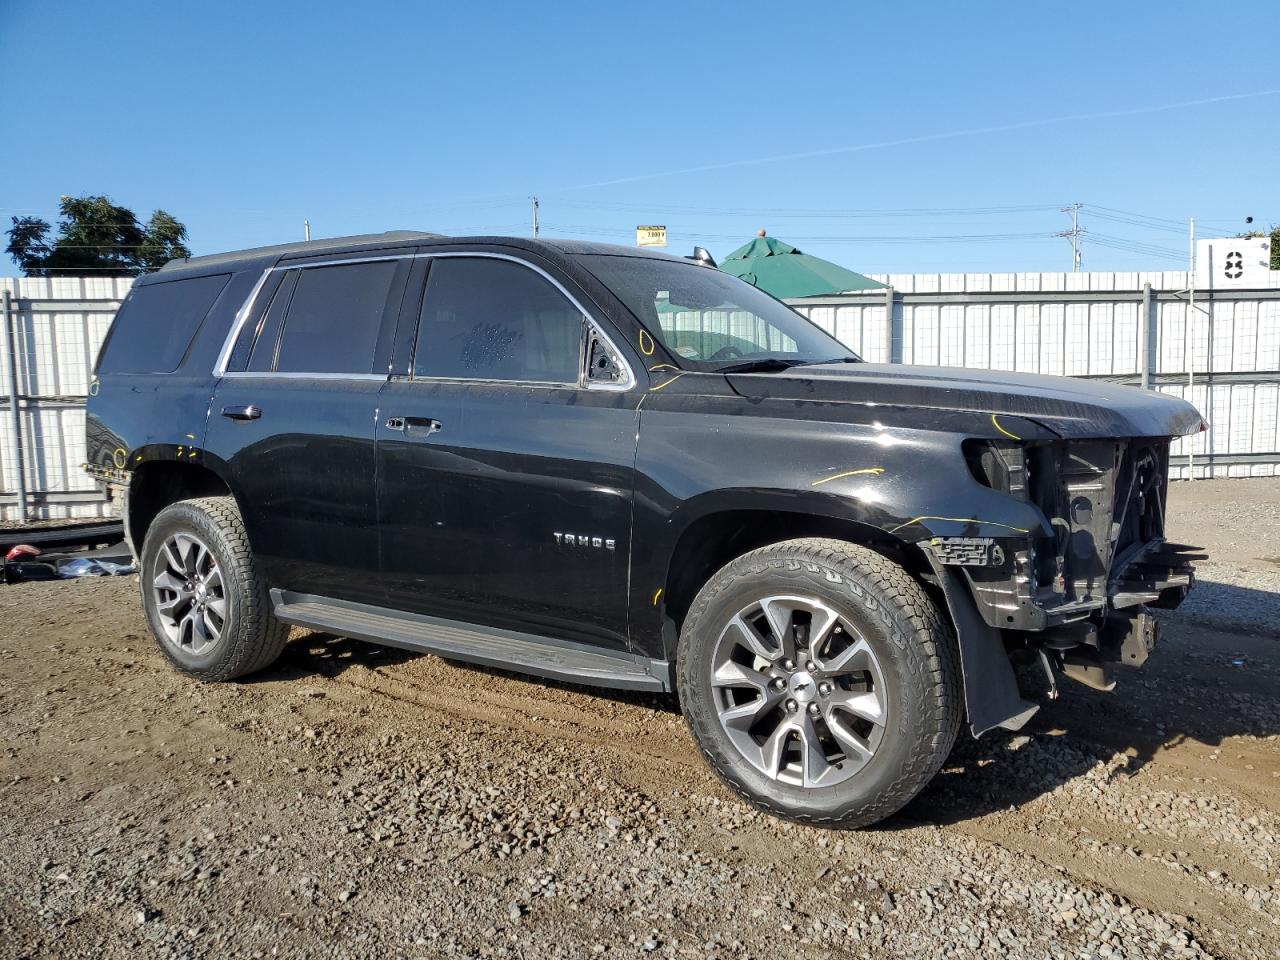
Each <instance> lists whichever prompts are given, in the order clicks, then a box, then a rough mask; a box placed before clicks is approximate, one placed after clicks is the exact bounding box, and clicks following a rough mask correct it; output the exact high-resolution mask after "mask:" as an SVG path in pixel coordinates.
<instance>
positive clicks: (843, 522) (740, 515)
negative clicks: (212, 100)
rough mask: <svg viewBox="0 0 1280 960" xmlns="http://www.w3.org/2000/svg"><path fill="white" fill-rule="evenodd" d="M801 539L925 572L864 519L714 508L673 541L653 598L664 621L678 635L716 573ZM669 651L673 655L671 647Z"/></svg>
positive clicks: (910, 553)
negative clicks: (832, 543)
mask: <svg viewBox="0 0 1280 960" xmlns="http://www.w3.org/2000/svg"><path fill="white" fill-rule="evenodd" d="M802 537H826V538H829V539H832V540H843V541H846V542H848V543H853V544H857V545H858V546H863V547H867V548H868V549H871V550H875V551H876V552H877V553H880V554H883V555H885V556H886V557H888V558H890V559H892V560H893V561H894V562H895V563H897V564H898V565H899V566H901V567H903V568H904V569H906V570H907V572H908V573H910V574H911V575H912V576H913V577H915V578H916V579H917V580H923V577H922V575H923V574H926V573H927V572H928V571H929V569H930V568H929V564H928V561H927V559H926V558H925V556H924V554H923V552H922V551H921V550H920V548H919V547H917V546H916V545H915V544H913V543H910V542H907V541H904V540H901V539H899V538H897V537H895V536H893V535H891V534H889V533H887V532H886V531H885V530H884V529H882V528H881V527H878V526H876V525H874V524H872V523H868V522H866V521H864V520H857V519H853V518H850V517H842V516H833V515H830V514H826V513H816V512H813V511H808V510H801V509H777V508H776V507H772V506H770V507H765V506H754V507H735V508H732V509H725V510H718V511H715V512H711V513H705V514H703V515H701V516H699V517H697V518H696V519H694V520H693V521H692V522H690V523H689V524H687V525H686V526H685V527H684V529H683V530H682V531H681V533H680V535H679V537H677V538H676V540H675V542H674V544H673V546H672V549H671V551H670V553H669V555H668V557H667V563H666V573H665V576H664V578H663V583H662V587H661V590H662V593H661V596H660V597H659V598H658V599H659V600H660V601H661V604H660V605H661V609H662V612H663V615H664V617H666V618H668V619H670V620H671V621H672V623H673V625H674V627H675V630H676V633H677V634H678V632H679V629H680V625H681V624H682V623H683V622H684V617H685V615H686V614H687V613H688V611H689V607H690V605H691V604H692V603H693V599H694V597H695V596H697V593H698V591H699V590H700V589H702V586H703V584H705V583H706V582H707V581H708V580H709V579H710V578H711V576H712V575H713V574H714V573H715V572H716V571H717V570H719V569H720V568H721V567H723V566H724V565H725V564H727V563H729V562H730V561H732V560H735V559H737V558H738V557H740V556H742V555H743V554H745V553H749V552H751V551H752V550H756V549H758V548H760V547H764V546H768V545H769V544H772V543H779V542H781V541H783V540H794V539H799V538H802ZM655 605H658V604H655ZM670 653H671V654H672V656H674V648H672V650H671V651H670Z"/></svg>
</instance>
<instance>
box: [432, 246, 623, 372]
mask: <svg viewBox="0 0 1280 960" xmlns="http://www.w3.org/2000/svg"><path fill="white" fill-rule="evenodd" d="M414 257H415V259H418V260H434V259H437V258H440V259H444V258H446V257H471V258H473V259H474V258H476V257H483V258H485V259H488V260H508V261H510V262H511V263H517V264H519V265H520V266H522V267H525V268H527V269H529V270H532V271H533V272H534V273H536V274H538V275H539V276H540V277H542V278H543V279H544V280H546V281H547V282H548V283H550V284H551V286H553V287H555V288H556V289H557V290H558V291H560V295H561V296H562V297H564V298H565V299H566V300H568V301H569V302H570V303H571V304H573V307H574V309H575V310H577V311H578V313H579V314H580V315H581V317H582V319H583V320H585V321H586V322H587V324H588V325H589V326H590V327H591V329H592V330H594V331H595V333H596V335H597V336H599V337H600V339H601V340H603V341H604V342H605V343H606V344H608V346H609V349H610V350H612V351H613V352H614V354H615V355H616V356H617V358H618V362H619V363H620V364H621V366H622V370H623V371H624V372H625V374H626V375H625V376H624V377H623V379H622V380H621V381H620V382H618V383H593V382H592V381H591V380H590V379H588V378H587V377H586V375H585V369H584V364H585V363H586V361H585V359H584V358H583V356H582V355H581V354H579V356H578V368H579V374H578V380H577V382H576V383H575V382H573V381H570V380H563V381H561V380H555V381H546V380H492V379H485V378H481V377H411V379H413V380H419V381H423V382H439V381H443V380H451V381H457V382H461V383H514V384H520V383H524V384H536V385H543V386H554V387H572V386H577V387H578V388H579V389H584V390H610V391H613V392H615V393H622V392H625V391H627V390H630V389H632V388H633V387H635V385H636V375H635V372H634V371H633V370H632V369H631V364H630V363H628V362H627V356H626V354H624V353H623V352H622V351H621V350H619V349H618V345H617V344H616V343H614V342H613V338H612V337H610V336H609V334H608V333H606V332H605V331H604V329H602V328H601V326H600V324H598V323H597V322H596V320H595V318H594V317H593V316H592V315H591V312H590V311H589V310H587V309H585V308H584V307H583V306H582V304H581V303H580V302H579V301H578V298H577V297H575V296H574V295H573V294H572V293H570V292H569V291H568V290H566V289H565V287H564V285H563V284H562V283H560V281H559V280H557V279H556V278H555V277H553V276H551V274H549V273H547V271H545V270H543V269H542V268H541V267H539V266H538V265H537V264H535V263H530V262H529V261H528V260H523V259H521V258H520V257H516V256H512V255H511V254H509V253H491V252H487V251H474V252H473V251H467V250H446V251H442V252H440V253H418V254H415V255H414ZM586 340H587V338H586V337H584V338H583V344H582V347H581V349H582V350H583V351H585V350H586V349H587V347H586ZM415 344H416V341H415Z"/></svg>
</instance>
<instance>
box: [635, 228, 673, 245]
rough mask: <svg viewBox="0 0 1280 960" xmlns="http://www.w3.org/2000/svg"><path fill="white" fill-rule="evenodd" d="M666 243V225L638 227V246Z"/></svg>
mask: <svg viewBox="0 0 1280 960" xmlns="http://www.w3.org/2000/svg"><path fill="white" fill-rule="evenodd" d="M666 245H667V228H666V227H636V246H637V247H665V246H666Z"/></svg>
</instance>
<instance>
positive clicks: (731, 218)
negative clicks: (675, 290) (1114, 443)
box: [0, 0, 1280, 274]
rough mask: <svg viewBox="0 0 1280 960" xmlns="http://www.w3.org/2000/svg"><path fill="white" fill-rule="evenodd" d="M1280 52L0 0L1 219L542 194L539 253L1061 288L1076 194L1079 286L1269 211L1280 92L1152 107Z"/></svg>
mask: <svg viewBox="0 0 1280 960" xmlns="http://www.w3.org/2000/svg"><path fill="white" fill-rule="evenodd" d="M1278 35H1280V6H1278V5H1277V4H1276V3H1275V2H1274V0H1270V2H1256V3H1255V2H1249V0H1234V2H1233V3H1231V4H1229V5H1218V4H1204V3H1168V2H1165V3H1151V4H1140V3H1134V4H1117V3H1114V2H1109V3H1093V2H1080V0H1077V2H1073V3H1071V4H1039V3H1027V2H1025V0H1024V2H1021V3H977V2H974V3H953V2H945V3H943V2H939V3H905V2H902V3H896V4H870V3H865V4H855V3H833V4H816V3H814V4H806V3H795V2H788V3H784V2H774V3H753V2H747V0H738V2H733V3H720V2H712V0H705V2H701V3H664V2H657V0H651V2H646V3H577V2H558V3H539V4H534V3H528V4H516V3H501V2H488V3H461V4H460V3H385V2H380V0H362V2H359V3H349V2H348V3H331V2H324V0H312V2H308V3H270V2H254V3H248V2H237V0H219V2H218V3H216V4H215V3H199V4H196V3H192V4H174V3H155V4H144V3H130V2H127V0H126V2H120V3H111V4H106V3H101V2H93V3H88V2H84V3H82V2H74V0H73V2H63V3H47V2H36V0H0V62H3V64H4V71H3V77H4V79H3V81H2V82H0V103H2V104H3V105H4V108H5V109H4V117H5V135H4V137H3V142H4V144H5V146H4V149H3V150H0V217H3V220H4V223H5V224H7V222H8V217H9V216H11V215H13V214H15V213H35V214H37V215H43V216H45V217H46V219H52V218H53V217H54V215H55V214H56V205H57V199H58V197H59V196H60V195H62V194H82V193H105V194H107V195H109V196H110V197H112V198H113V199H114V200H116V201H117V202H120V203H123V204H125V205H127V206H130V207H132V208H133V209H135V210H136V211H137V212H138V213H139V215H140V216H143V217H145V216H146V215H148V214H149V213H150V211H151V210H152V209H154V208H156V207H163V208H164V209H166V210H168V211H169V212H170V213H172V214H174V215H175V216H177V217H178V218H179V219H180V220H182V221H184V222H185V223H186V224H187V226H188V228H189V230H190V233H191V246H192V248H193V250H194V251H195V252H197V253H205V252H213V251H217V250H222V249H230V248H237V247H244V246H253V245H259V244H265V243H273V242H280V241H285V240H292V239H297V238H300V236H301V233H302V221H303V219H304V218H309V219H310V220H311V222H312V225H313V230H314V232H315V235H317V236H329V235H338V234H345V233H354V232H364V231H376V230H384V229H392V228H419V229H427V230H438V231H441V232H447V233H472V232H479V233H521V234H525V233H527V232H528V230H529V200H528V197H529V196H530V195H532V194H536V195H538V196H539V197H540V199H541V202H542V208H541V215H542V222H543V228H544V232H545V233H546V234H547V235H549V236H556V235H559V236H575V237H582V238H588V239H603V240H610V241H612V242H617V243H631V242H633V239H634V228H635V226H636V225H637V224H649V223H664V224H666V225H667V226H668V228H669V230H670V232H671V236H672V245H671V248H670V249H671V250H672V252H678V253H684V252H687V250H688V249H691V247H692V245H693V244H694V243H695V242H697V243H700V244H702V245H704V246H707V247H708V248H709V249H710V250H711V251H712V252H713V253H714V254H716V255H718V256H720V255H723V254H725V253H727V252H728V251H729V250H731V249H733V248H734V247H736V246H738V245H739V244H740V243H742V242H745V241H746V240H747V239H749V238H750V236H751V235H752V234H753V233H754V232H755V230H756V229H757V228H760V227H764V228H767V229H768V231H769V233H771V234H773V235H776V236H779V237H781V238H783V239H788V240H791V241H792V242H793V243H795V244H796V245H797V246H799V247H801V248H802V249H804V250H805V251H806V252H810V253H815V254H818V255H819V256H824V257H827V258H829V259H832V260H836V261H837V262H840V263H842V264H844V265H846V266H848V267H851V268H853V269H856V270H862V271H864V272H886V271H892V272H917V271H957V272H959V271H987V270H991V271H1006V270H1065V269H1069V267H1070V249H1069V246H1068V244H1067V241H1066V240H1063V239H1058V238H1053V237H1049V236H1046V235H1048V234H1052V233H1053V232H1054V231H1058V230H1063V229H1065V228H1066V227H1068V226H1069V218H1068V217H1067V216H1066V215H1065V214H1063V213H1060V212H1059V211H1058V208H1059V207H1061V206H1063V205H1065V204H1068V203H1072V202H1080V203H1084V204H1087V205H1090V206H1086V207H1085V209H1084V210H1082V211H1081V224H1082V226H1084V227H1085V229H1086V230H1088V231H1089V233H1088V234H1086V235H1085V237H1084V238H1083V243H1084V247H1083V249H1084V266H1085V269H1095V270H1104V269H1106V270H1125V269H1130V270H1132V269H1178V268H1180V267H1181V266H1183V265H1184V263H1185V250H1186V238H1185V220H1186V218H1187V217H1188V216H1190V215H1194V216H1196V217H1197V219H1198V221H1199V222H1200V223H1201V224H1202V226H1201V228H1200V230H1201V233H1202V235H1209V234H1220V233H1224V232H1234V231H1235V230H1236V229H1242V228H1243V221H1244V217H1245V216H1248V215H1252V216H1253V217H1254V218H1255V219H1256V221H1257V222H1258V223H1271V222H1280V187H1278V185H1277V178H1276V169H1277V163H1278V161H1277V157H1278V156H1280V95H1277V94H1271V95H1267V96H1253V97H1247V98H1241V99H1233V100H1220V101H1217V102H1212V103H1199V104H1196V105H1189V106H1179V107H1176V108H1173V109H1165V110H1159V111H1150V112H1139V111H1147V108H1154V107H1161V106H1166V105H1171V104H1183V103H1187V102H1189V101H1202V100H1207V99H1211V98H1218V97H1227V96H1233V95H1238V94H1250V93H1256V92H1259V91H1266V90H1274V91H1280V71H1277V69H1276V60H1275V57H1274V55H1273V53H1274V52H1273V50H1272V47H1273V46H1274V41H1275V38H1276V37H1277V36H1278ZM1098 114H1113V115H1111V116H1097V115H1098ZM1114 114H1123V115H1114ZM1081 115H1087V116H1088V117H1090V118H1089V119H1072V120H1062V121H1058V120H1057V119H1056V118H1064V117H1079V116H1081ZM974 130H982V131H985V132H979V133H967V132H966V131H974ZM955 132H960V133H961V134H962V135H959V136H948V137H938V138H936V139H918V138H933V137H935V136H936V135H940V134H948V133H955ZM904 140H907V141H909V140H915V142H906V143H902V142H898V141H904ZM882 144H888V145H882ZM851 147H861V148H862V149H856V150H845V149H842V148H851ZM820 151H829V152H826V153H823V154H821V155H813V154H815V153H817V152H820ZM797 154H808V155H807V156H795V155H797ZM773 157H789V159H778V160H772V161H770V162H758V163H757V162H746V161H756V160H761V159H767V158H773ZM1010 208H1013V209H1010ZM1115 211H1125V212H1126V213H1116V212H1115ZM1128 212H1132V213H1134V214H1138V215H1139V216H1129V214H1128ZM1126 221H1136V222H1126ZM955 237H968V238H974V239H966V240H955V239H942V240H938V239H921V238H955ZM979 237H980V238H984V239H976V238H979ZM991 237H1007V239H994V240H993V239H987V238H991ZM12 269H13V268H12V265H11V264H7V262H6V265H5V266H3V267H0V274H2V273H8V272H11V271H12Z"/></svg>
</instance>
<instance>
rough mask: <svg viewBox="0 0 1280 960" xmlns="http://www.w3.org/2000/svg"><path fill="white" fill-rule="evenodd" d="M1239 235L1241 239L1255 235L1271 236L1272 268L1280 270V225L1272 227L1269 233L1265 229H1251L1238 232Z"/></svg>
mask: <svg viewBox="0 0 1280 960" xmlns="http://www.w3.org/2000/svg"><path fill="white" fill-rule="evenodd" d="M1236 236H1237V237H1240V238H1241V239H1252V238H1253V237H1270V238H1271V269H1272V270H1280V226H1274V227H1272V228H1271V232H1270V233H1268V232H1266V231H1265V230H1249V231H1247V232H1246V233H1237V234H1236Z"/></svg>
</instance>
